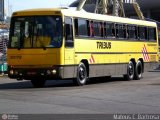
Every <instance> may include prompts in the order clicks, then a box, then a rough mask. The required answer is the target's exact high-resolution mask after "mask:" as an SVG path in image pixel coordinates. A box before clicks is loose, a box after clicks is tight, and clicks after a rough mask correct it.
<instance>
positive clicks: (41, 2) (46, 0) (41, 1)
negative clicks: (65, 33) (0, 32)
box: [4, 0, 75, 15]
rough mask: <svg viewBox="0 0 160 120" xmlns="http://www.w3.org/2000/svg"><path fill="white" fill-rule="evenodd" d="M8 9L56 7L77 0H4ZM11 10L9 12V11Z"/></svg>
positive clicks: (10, 10)
mask: <svg viewBox="0 0 160 120" xmlns="http://www.w3.org/2000/svg"><path fill="white" fill-rule="evenodd" d="M4 1H5V6H6V11H7V13H8V14H10V15H11V13H12V12H14V11H18V10H24V9H31V8H54V7H60V6H66V5H69V4H70V3H72V2H73V1H75V0H4ZM8 11H9V12H8Z"/></svg>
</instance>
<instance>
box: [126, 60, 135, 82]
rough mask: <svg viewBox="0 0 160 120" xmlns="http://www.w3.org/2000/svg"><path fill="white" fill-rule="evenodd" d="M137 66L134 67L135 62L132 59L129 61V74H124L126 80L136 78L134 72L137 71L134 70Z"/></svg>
mask: <svg viewBox="0 0 160 120" xmlns="http://www.w3.org/2000/svg"><path fill="white" fill-rule="evenodd" d="M134 69H135V68H134V63H133V62H132V61H130V62H129V63H128V65H127V74H126V75H124V78H125V79H126V80H133V79H134V74H135V73H134V72H135V70H134Z"/></svg>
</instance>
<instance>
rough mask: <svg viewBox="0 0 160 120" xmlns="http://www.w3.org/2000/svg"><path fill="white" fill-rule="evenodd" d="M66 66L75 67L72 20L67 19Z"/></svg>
mask: <svg viewBox="0 0 160 120" xmlns="http://www.w3.org/2000/svg"><path fill="white" fill-rule="evenodd" d="M64 54H65V55H64V61H65V65H74V54H75V52H74V39H73V23H72V18H70V17H65V53H64Z"/></svg>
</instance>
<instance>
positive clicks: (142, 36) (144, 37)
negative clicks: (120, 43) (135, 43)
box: [138, 26, 147, 40]
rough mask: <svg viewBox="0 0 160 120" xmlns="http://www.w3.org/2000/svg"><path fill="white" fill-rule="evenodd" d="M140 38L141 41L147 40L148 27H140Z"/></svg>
mask: <svg viewBox="0 0 160 120" xmlns="http://www.w3.org/2000/svg"><path fill="white" fill-rule="evenodd" d="M138 32H139V38H140V40H147V28H146V27H142V26H140V27H139V30H138Z"/></svg>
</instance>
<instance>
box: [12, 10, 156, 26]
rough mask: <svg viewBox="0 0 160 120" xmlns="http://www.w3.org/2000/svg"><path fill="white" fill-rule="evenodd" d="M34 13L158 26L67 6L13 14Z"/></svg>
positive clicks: (27, 14)
mask: <svg viewBox="0 0 160 120" xmlns="http://www.w3.org/2000/svg"><path fill="white" fill-rule="evenodd" d="M33 15H63V16H70V17H77V18H85V19H93V20H99V21H109V22H118V23H123V24H125V23H127V24H135V25H142V26H154V27H155V26H156V23H155V22H152V21H146V20H137V19H131V18H122V17H116V16H111V15H101V14H95V13H89V12H86V11H84V10H82V11H76V10H75V9H66V8H63V9H62V8H45V9H29V10H22V11H17V12H14V13H13V15H12V16H33Z"/></svg>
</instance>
